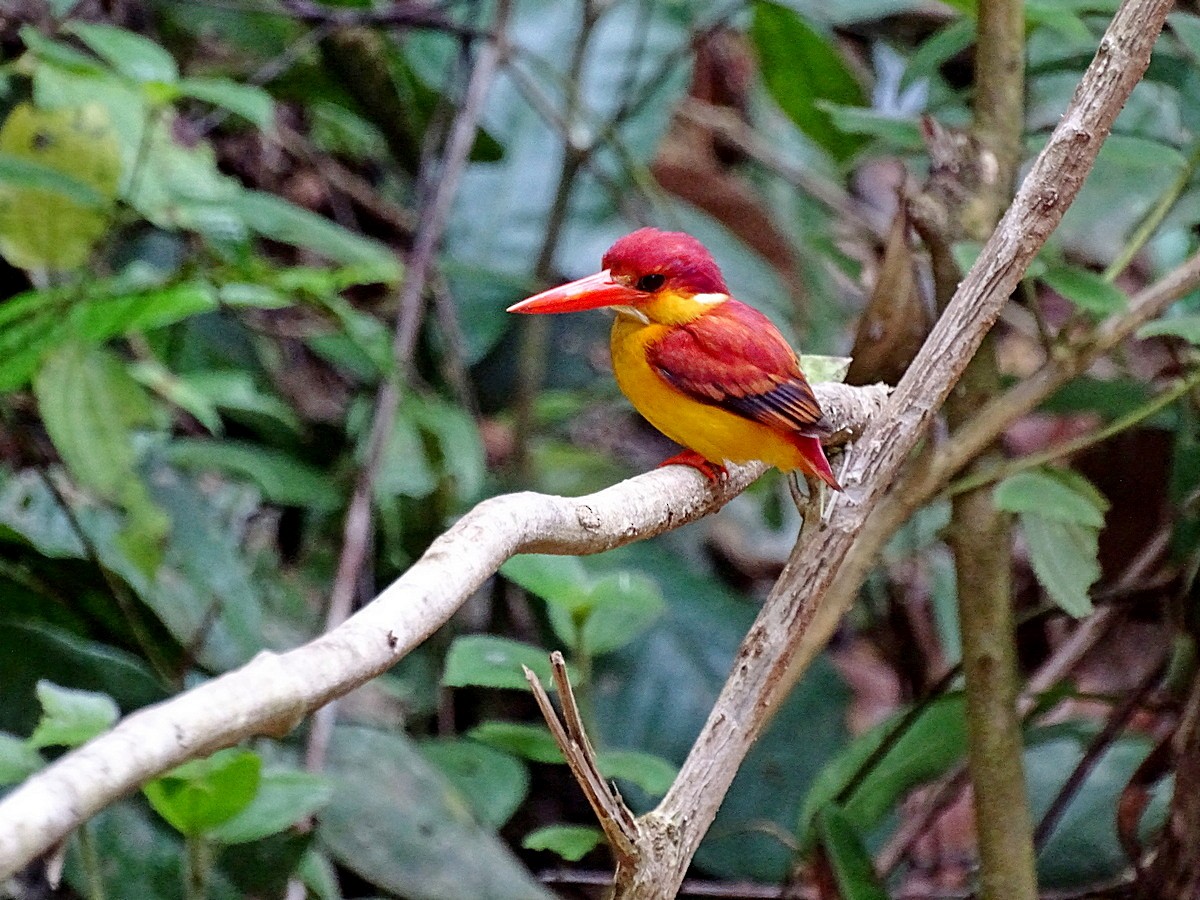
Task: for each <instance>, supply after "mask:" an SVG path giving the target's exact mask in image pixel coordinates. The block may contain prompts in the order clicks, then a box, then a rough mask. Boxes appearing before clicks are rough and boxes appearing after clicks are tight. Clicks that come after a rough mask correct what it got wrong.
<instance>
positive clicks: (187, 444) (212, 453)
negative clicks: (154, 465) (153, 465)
mask: <svg viewBox="0 0 1200 900" xmlns="http://www.w3.org/2000/svg"><path fill="white" fill-rule="evenodd" d="M166 456H167V459H168V460H170V461H171V462H172V463H174V464H175V465H177V466H180V467H182V468H184V469H191V470H201V471H203V470H213V469H216V470H218V471H222V472H227V473H229V474H231V475H236V476H241V477H243V478H247V479H249V480H250V481H252V482H253V483H254V484H255V485H256V486H257V487H258V488H259V490H261V491H262V494H263V498H264V499H266V500H268V501H270V502H271V503H278V504H280V505H282V506H302V507H306V508H308V509H315V510H325V511H328V510H333V509H336V508H337V507H338V505H339V504H340V503H341V502H342V495H341V492H340V491H338V489H337V486H336V485H335V484H334V483H333V482H332V481H331V480H330V478H329V475H328V474H326V473H325V472H322V471H320V470H319V469H316V468H314V467H312V466H310V465H307V464H305V463H302V462H300V461H299V460H298V459H296V458H295V457H293V456H290V455H289V454H287V453H283V452H281V451H279V450H270V449H268V448H266V447H263V446H262V445H261V444H249V443H242V442H238V441H228V440H221V441H213V440H205V439H203V438H177V439H176V440H173V441H171V443H170V444H168V445H167V447H166Z"/></svg>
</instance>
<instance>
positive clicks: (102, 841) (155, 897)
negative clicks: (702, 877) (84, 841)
mask: <svg viewBox="0 0 1200 900" xmlns="http://www.w3.org/2000/svg"><path fill="white" fill-rule="evenodd" d="M83 827H84V828H87V829H88V830H89V831H90V832H91V837H92V840H93V841H94V842H95V848H94V858H95V860H96V862H97V864H98V871H99V875H100V878H101V880H102V882H103V888H104V896H106V897H114V898H115V897H121V898H125V897H129V898H132V897H137V898H138V900H185V898H184V891H183V885H184V880H183V870H184V860H185V859H186V853H185V851H184V846H183V841H182V839H181V838H180V836H179V835H178V834H176V833H175V832H173V831H172V830H171V828H170V826H168V825H167V824H166V823H165V822H163V821H162V820H161V819H160V818H158V817H157V816H156V815H154V814H153V813H152V812H151V811H150V810H149V809H147V808H146V805H145V803H144V802H142V801H141V800H140V799H139V800H123V801H121V802H119V803H115V804H113V805H112V806H110V807H108V808H107V809H105V810H103V811H102V812H100V813H98V814H97V815H96V816H95V818H93V819H91V820H90V821H89V822H88V823H87V824H86V825H84V826H83ZM70 847H71V852H70V853H69V854H68V855H67V867H66V880H67V883H68V884H70V885H71V886H72V887H73V888H74V889H75V891H76V892H77V893H78V894H79V896H81V897H91V896H95V893H94V892H93V886H92V884H91V881H90V876H89V873H88V870H87V869H86V868H85V866H84V865H83V862H82V858H81V853H80V849H79V840H78V837H76V839H74V840H72V841H71V845H70ZM245 896H246V895H245V894H244V893H243V892H242V891H240V890H238V889H236V888H235V887H234V886H233V884H232V883H231V882H230V881H229V879H228V878H227V877H226V876H225V874H224V873H223V872H221V871H220V870H219V869H218V870H216V871H214V872H212V873H211V876H210V883H209V885H208V894H207V900H245Z"/></svg>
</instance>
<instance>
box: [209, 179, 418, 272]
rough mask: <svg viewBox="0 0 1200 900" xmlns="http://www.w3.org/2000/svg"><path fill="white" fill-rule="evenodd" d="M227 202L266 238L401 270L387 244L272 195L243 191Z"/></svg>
mask: <svg viewBox="0 0 1200 900" xmlns="http://www.w3.org/2000/svg"><path fill="white" fill-rule="evenodd" d="M226 205H227V207H228V209H229V210H230V211H231V212H233V213H234V214H235V215H237V216H238V217H239V218H240V219H241V220H242V221H243V222H245V223H246V225H247V226H249V228H251V229H252V230H253V231H255V232H257V233H258V234H261V235H262V236H263V237H268V238H271V239H272V240H276V241H282V242H283V243H285V244H294V245H296V246H298V247H305V248H307V249H309V250H312V251H314V252H316V253H319V254H321V255H322V256H324V257H326V258H327V259H330V260H332V261H334V262H338V263H347V264H359V263H361V264H365V265H371V266H378V267H379V268H381V269H390V270H391V271H394V272H398V271H399V265H400V264H399V262H398V261H397V260H396V258H395V256H394V254H393V253H392V251H391V249H389V248H388V247H387V246H385V245H384V244H381V243H379V242H378V241H375V240H372V239H370V238H366V237H362V236H361V235H358V234H355V233H354V232H351V231H347V230H346V229H345V228H342V227H341V226H340V225H337V224H336V223H334V222H331V221H329V220H328V219H325V218H322V217H321V216H318V215H317V214H316V213H313V212H309V211H308V210H307V209H303V208H301V207H299V206H295V205H293V204H291V203H288V202H287V201H286V200H283V199H281V198H279V197H276V196H274V195H273V194H266V193H262V192H260V191H246V190H242V191H238V192H237V193H236V194H234V195H233V196H231V197H229V198H228V199H227V201H226Z"/></svg>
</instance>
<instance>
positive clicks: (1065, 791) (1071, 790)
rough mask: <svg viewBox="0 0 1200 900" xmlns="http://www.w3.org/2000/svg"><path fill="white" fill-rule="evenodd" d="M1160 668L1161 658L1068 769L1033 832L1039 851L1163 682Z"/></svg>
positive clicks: (1162, 664)
mask: <svg viewBox="0 0 1200 900" xmlns="http://www.w3.org/2000/svg"><path fill="white" fill-rule="evenodd" d="M1163 666H1164V661H1163V660H1162V659H1160V661H1159V662H1158V663H1157V664H1155V665H1154V666H1152V667H1151V668H1150V670H1149V671H1148V672H1147V673H1146V674H1145V675H1144V676H1142V678H1141V679H1140V680H1139V681H1138V683H1137V684H1136V685H1135V686H1134V687H1133V689H1132V690H1130V691H1129V693H1128V694H1127V695H1126V696H1125V698H1124V699H1123V700H1122V701H1121V703H1120V705H1118V706H1117V707H1116V708H1115V709H1113V710H1112V712H1111V713H1110V714H1109V716H1108V719H1107V720H1106V721H1105V723H1104V727H1103V728H1102V729H1101V730H1100V733H1099V734H1097V735H1096V737H1095V738H1093V739H1092V741H1091V743H1090V744H1088V747H1087V750H1085V751H1084V754H1083V758H1082V759H1080V760H1079V763H1078V765H1076V766H1075V768H1074V769H1072V770H1071V774H1070V776H1069V777H1068V778H1067V780H1066V781H1065V782H1064V783H1063V786H1062V787H1061V788H1059V791H1058V793H1057V794H1055V795H1054V799H1053V800H1052V801H1051V802H1050V806H1049V807H1048V808H1047V810H1046V812H1045V813H1044V814H1043V815H1042V819H1041V821H1040V822H1038V824H1037V828H1036V829H1034V832H1033V843H1034V846H1036V847H1037V848H1038V849H1039V850H1041V849H1042V848H1043V847H1044V846H1045V845H1046V840H1047V839H1048V838H1049V837H1050V835H1051V834H1053V832H1054V829H1055V828H1056V827H1057V826H1058V823H1059V821H1060V820H1061V819H1062V817H1063V813H1065V812H1066V811H1067V807H1068V806H1070V805H1071V801H1072V800H1074V799H1075V795H1076V794H1078V793H1079V789H1080V788H1081V787H1083V783H1084V782H1085V781H1087V779H1088V776H1089V775H1091V774H1092V770H1093V769H1095V768H1096V764H1097V763H1098V762H1100V757H1101V756H1102V755H1104V751H1105V750H1107V749H1108V748H1109V746H1110V745H1111V744H1112V742H1113V741H1115V740H1116V739H1117V737H1118V736H1119V735H1120V734H1121V732H1122V731H1124V730H1125V726H1126V725H1128V724H1129V720H1130V719H1132V718H1133V715H1134V713H1136V712H1137V711H1138V709H1139V708H1140V707H1141V705H1142V703H1143V702H1144V701H1145V699H1146V695H1147V694H1148V693H1150V691H1151V690H1152V689H1153V687H1154V686H1155V685H1156V684H1158V682H1159V681H1160V680H1161V679H1162V675H1163Z"/></svg>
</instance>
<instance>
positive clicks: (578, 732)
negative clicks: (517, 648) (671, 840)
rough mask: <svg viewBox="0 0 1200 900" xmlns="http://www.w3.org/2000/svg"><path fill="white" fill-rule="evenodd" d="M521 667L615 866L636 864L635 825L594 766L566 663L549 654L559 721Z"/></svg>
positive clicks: (536, 681)
mask: <svg viewBox="0 0 1200 900" xmlns="http://www.w3.org/2000/svg"><path fill="white" fill-rule="evenodd" d="M521 668H522V669H523V670H524V672H525V680H526V681H528V682H529V688H530V690H532V691H533V697H534V699H535V700H536V701H537V705H538V708H539V709H540V710H541V711H542V716H543V717H544V718H545V720H546V724H547V725H548V726H549V728H550V733H551V734H552V735H553V736H554V740H555V742H556V743H557V744H558V746H559V749H560V750H562V754H563V757H564V758H565V759H566V761H567V765H568V766H569V767H570V769H571V774H572V775H574V776H575V780H576V781H578V782H579V786H580V787H581V788H583V793H584V796H585V797H587V801H588V803H589V804H590V805H591V807H592V811H593V812H594V813H595V814H596V818H597V819H598V820H599V822H600V828H601V829H602V830H603V831H604V836H605V837H606V838H608V844H609V846H610V847H612V850H613V853H614V854H615V855H616V857H617V861H618V865H636V863H637V857H638V849H637V834H638V825H637V822H636V820H635V819H634V817H633V813H632V811H630V809H629V807H628V806H626V805H625V801H623V800H622V799H621V797H620V795H619V794H617V793H616V792H615V791H614V790H613V789H612V788H611V787H610V786H609V784H608V782H607V781H605V779H604V776H603V775H602V774H600V767H599V766H598V765H597V764H596V751H595V750H594V749H593V748H592V742H591V741H590V740H589V739H588V736H587V731H586V730H585V729H584V727H583V719H582V718H580V715H579V705H578V704H577V703H576V702H575V693H574V691H573V690H572V689H571V680H570V677H569V676H568V675H567V664H566V662H565V661H564V660H563V655H562V653H560V652H559V651H557V650H555V651H554V652H553V653H551V654H550V669H551V672H552V673H553V676H554V685H555V687H556V688H557V690H558V699H559V702H560V703H561V704H562V718H561V719H559V717H558V714H557V713H556V712H555V711H554V705H553V704H552V703H551V702H550V696H549V694H547V693H546V689H545V688H544V687H542V682H541V681H540V680H539V679H538V677H537V675H536V674H535V673H534V672H533V670H532V669H530V668H529V667H528V666H522V667H521Z"/></svg>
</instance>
